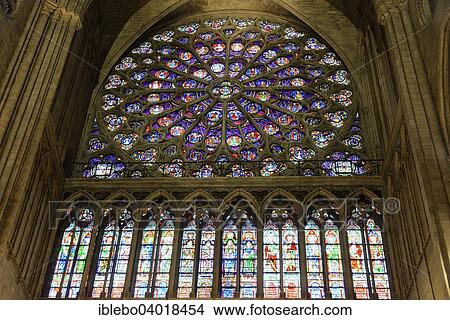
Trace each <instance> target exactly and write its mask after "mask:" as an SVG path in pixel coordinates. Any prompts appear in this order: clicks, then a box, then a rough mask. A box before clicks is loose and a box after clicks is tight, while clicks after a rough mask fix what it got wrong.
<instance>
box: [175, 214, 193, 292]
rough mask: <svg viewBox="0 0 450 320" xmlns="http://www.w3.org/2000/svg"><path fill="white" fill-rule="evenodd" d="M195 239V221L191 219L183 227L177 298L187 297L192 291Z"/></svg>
mask: <svg viewBox="0 0 450 320" xmlns="http://www.w3.org/2000/svg"><path fill="white" fill-rule="evenodd" d="M196 239H197V228H196V226H195V221H194V220H191V222H189V224H188V225H187V226H186V227H185V228H184V229H183V236H182V239H181V256H180V265H179V268H178V272H179V274H178V294H177V297H178V298H189V297H190V296H191V293H192V287H193V284H194V283H193V282H194V270H195V269H194V268H195V257H196V254H195V249H196V248H195V245H196Z"/></svg>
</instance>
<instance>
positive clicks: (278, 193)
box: [260, 189, 302, 215]
mask: <svg viewBox="0 0 450 320" xmlns="http://www.w3.org/2000/svg"><path fill="white" fill-rule="evenodd" d="M276 197H279V198H276ZM280 198H281V199H283V200H286V201H288V202H289V203H291V205H292V207H293V208H294V210H295V212H296V214H297V215H299V214H300V213H301V212H300V211H301V210H302V205H301V204H300V203H299V201H298V199H297V198H296V197H295V196H294V195H293V194H292V193H290V192H289V191H286V190H283V189H276V190H274V191H272V192H270V193H269V194H268V195H267V196H265V197H264V199H263V200H262V201H261V208H260V212H261V213H264V211H265V209H266V208H267V205H268V204H270V202H271V201H272V200H274V199H280Z"/></svg>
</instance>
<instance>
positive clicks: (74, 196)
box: [64, 190, 97, 202]
mask: <svg viewBox="0 0 450 320" xmlns="http://www.w3.org/2000/svg"><path fill="white" fill-rule="evenodd" d="M83 198H85V199H88V200H90V201H92V202H95V201H97V200H96V199H95V198H94V196H92V195H91V194H90V193H89V192H88V191H86V190H79V191H76V192H74V193H72V194H70V195H69V196H68V197H67V198H66V199H65V200H64V201H77V200H79V199H83Z"/></svg>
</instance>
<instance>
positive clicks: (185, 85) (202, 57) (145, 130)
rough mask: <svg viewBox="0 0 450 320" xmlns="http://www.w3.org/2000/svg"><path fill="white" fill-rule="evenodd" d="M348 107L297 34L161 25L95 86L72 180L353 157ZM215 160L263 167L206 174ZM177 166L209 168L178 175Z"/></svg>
mask: <svg viewBox="0 0 450 320" xmlns="http://www.w3.org/2000/svg"><path fill="white" fill-rule="evenodd" d="M302 51H303V52H302ZM355 102H356V98H355V96H354V94H353V91H352V82H351V78H350V73H349V72H348V71H347V70H346V68H345V66H344V65H343V63H342V62H341V60H340V59H339V57H338V56H337V54H336V53H334V52H333V51H332V50H331V49H330V48H328V46H327V45H326V44H325V43H324V41H322V40H321V39H319V37H318V36H317V35H316V34H315V33H314V32H313V31H311V30H309V29H308V28H306V27H305V26H293V25H290V24H289V23H279V22H273V21H269V20H264V19H263V20H259V19H254V18H251V19H249V18H245V17H237V18H236V17H234V18H227V17H221V18H217V19H216V18H215V19H206V20H201V19H200V20H195V21H192V22H189V23H183V24H179V25H173V26H171V27H168V28H166V29H165V30H162V31H161V32H160V33H158V34H154V35H153V36H151V37H150V38H149V39H147V40H146V41H144V42H142V43H139V44H136V45H134V46H133V48H131V49H130V51H129V52H128V53H127V54H126V55H125V57H124V58H122V59H121V60H120V61H119V62H118V63H117V65H116V66H115V67H114V69H113V70H111V72H110V74H109V75H108V77H107V78H106V80H105V82H104V83H103V85H102V89H101V92H100V93H99V96H98V98H97V100H96V107H97V109H96V111H98V112H96V113H95V114H96V115H97V117H96V118H95V119H94V120H93V125H92V126H91V128H90V129H89V133H88V134H87V138H86V139H87V140H86V145H87V147H86V152H85V154H84V155H82V158H83V159H82V161H81V162H83V163H85V164H86V165H85V166H84V169H83V170H82V172H83V176H84V177H86V178H98V179H108V178H112V179H114V178H121V177H124V176H125V172H128V171H127V170H128V169H130V168H128V167H129V166H130V165H128V163H133V165H132V166H133V171H132V172H131V173H130V176H131V177H134V178H139V177H142V175H143V174H144V172H145V170H146V169H149V168H155V170H156V172H159V173H160V174H162V175H164V176H170V177H182V176H194V177H199V178H204V177H205V178H206V177H212V176H217V175H224V176H230V177H245V176H250V175H262V176H270V175H280V174H284V171H285V170H284V168H283V167H282V166H281V164H280V162H279V161H289V160H292V161H303V160H314V159H318V157H320V156H322V155H323V154H325V155H329V154H330V153H331V152H330V149H331V148H332V147H333V148H334V147H335V146H336V145H338V146H339V148H340V149H342V152H352V155H354V156H356V157H359V158H361V157H364V155H363V154H362V153H361V152H363V151H364V146H363V139H362V137H363V136H362V133H361V132H360V130H359V129H358V130H356V131H354V129H355V126H353V125H352V123H353V122H354V121H356V120H355V119H356V115H357V103H355ZM313 116H314V117H313ZM341 137H344V140H341V139H343V138H341ZM338 138H339V139H340V140H339V141H336V140H337V139H338ZM274 144H276V145H278V147H277V148H273V147H272V145H274ZM300 146H301V148H302V149H303V150H304V154H303V155H301V154H300V151H298V150H296V151H295V153H296V155H297V156H301V157H300V158H298V157H293V156H292V153H290V150H294V149H298V148H300ZM292 148H294V149H292ZM106 150H107V151H106ZM333 150H334V149H333ZM291 152H292V151H291ZM223 158H225V159H227V160H228V161H230V162H232V161H244V162H251V161H265V163H264V166H263V168H260V169H259V170H254V171H253V172H246V170H241V168H240V167H234V169H233V170H228V171H224V170H222V171H220V170H215V167H214V164H217V163H218V162H220V161H222V160H223ZM347 160H351V159H347ZM152 162H163V163H165V164H162V165H160V166H155V167H152V166H148V165H149V164H150V163H152ZM189 162H205V164H206V162H208V164H207V165H208V166H210V167H209V169H208V170H201V171H196V170H194V171H189V170H184V169H183V168H184V167H183V163H189ZM230 168H231V167H230ZM323 169H324V170H325V171H326V173H327V174H329V175H332V174H334V175H340V174H338V173H337V171H336V170H332V169H330V168H329V165H328V164H326V167H324V168H323ZM346 174H349V175H351V174H365V172H363V171H361V169H358V170H350V171H349V172H346ZM126 176H128V175H126Z"/></svg>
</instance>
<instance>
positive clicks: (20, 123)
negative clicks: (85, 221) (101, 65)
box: [0, 0, 90, 257]
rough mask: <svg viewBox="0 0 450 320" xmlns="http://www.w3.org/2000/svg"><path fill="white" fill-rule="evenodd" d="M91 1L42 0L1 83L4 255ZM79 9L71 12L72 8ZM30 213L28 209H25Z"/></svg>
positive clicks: (0, 251) (0, 250)
mask: <svg viewBox="0 0 450 320" xmlns="http://www.w3.org/2000/svg"><path fill="white" fill-rule="evenodd" d="M89 2H90V0H59V1H52V0H42V1H39V2H37V3H36V9H35V10H33V14H32V15H31V16H30V19H29V22H28V25H27V29H28V31H27V34H26V36H25V37H23V43H21V45H20V47H19V48H20V50H19V49H18V51H17V54H16V57H15V59H14V60H13V61H12V62H11V63H14V64H15V65H14V68H11V69H10V72H9V74H7V75H6V76H5V79H4V82H3V86H2V88H0V90H1V92H0V94H1V95H0V119H1V120H0V257H1V256H4V253H5V252H4V250H5V247H6V246H5V245H6V242H7V240H8V237H9V235H10V232H11V229H12V227H13V224H14V221H15V220H16V218H17V216H18V215H20V214H22V212H19V210H20V207H21V203H22V202H23V199H24V196H25V190H26V187H27V183H28V180H29V178H30V176H31V173H32V172H31V171H32V167H33V164H34V161H35V158H36V154H37V151H38V145H39V142H40V141H41V139H42V137H43V133H44V128H45V126H46V124H47V122H48V118H49V114H50V110H51V105H52V103H53V100H54V98H55V94H56V91H57V88H58V84H59V80H60V79H61V74H62V71H63V68H64V65H65V62H66V60H67V56H68V55H69V52H70V51H69V50H70V45H71V43H72V41H73V38H74V35H75V32H76V31H77V30H79V29H80V28H81V22H80V17H79V14H80V12H81V10H84V9H85V6H86V5H88V4H89ZM69 7H70V8H71V9H72V10H74V11H69V9H67V8H69ZM23 214H26V213H23Z"/></svg>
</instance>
